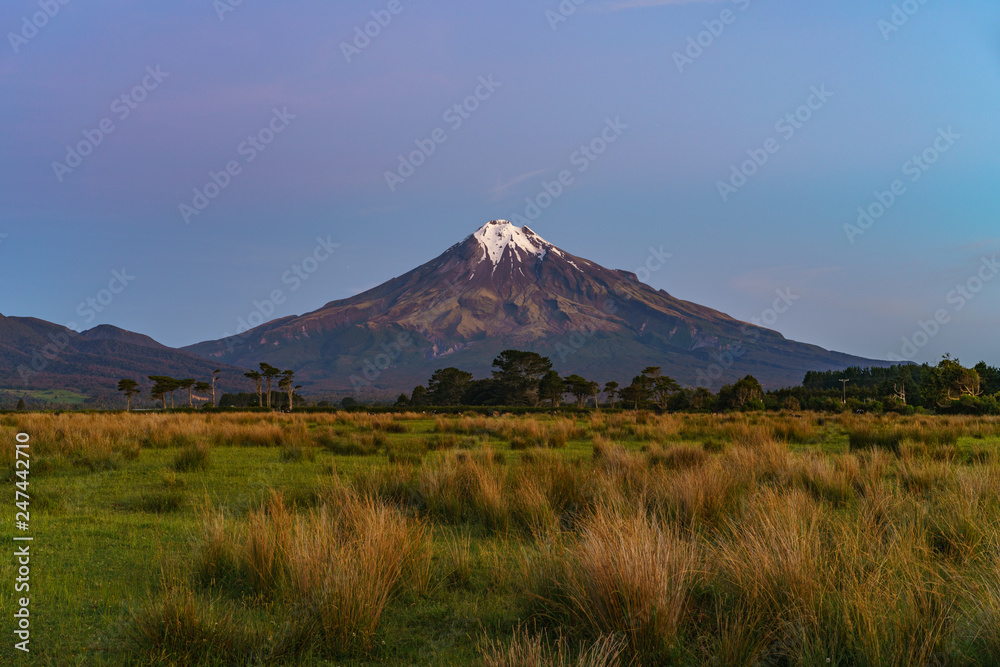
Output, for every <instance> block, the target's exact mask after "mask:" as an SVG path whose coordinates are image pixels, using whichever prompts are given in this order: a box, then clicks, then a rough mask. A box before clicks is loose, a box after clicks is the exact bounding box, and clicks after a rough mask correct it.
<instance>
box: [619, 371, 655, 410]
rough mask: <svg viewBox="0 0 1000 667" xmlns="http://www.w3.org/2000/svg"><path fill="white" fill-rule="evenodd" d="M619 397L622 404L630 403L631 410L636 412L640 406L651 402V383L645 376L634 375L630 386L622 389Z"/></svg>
mask: <svg viewBox="0 0 1000 667" xmlns="http://www.w3.org/2000/svg"><path fill="white" fill-rule="evenodd" d="M620 395H621V399H622V401H623V402H624V403H631V404H632V409H634V410H638V409H639V406H640V405H645V404H646V403H649V402H650V401H651V400H653V383H652V381H651V380H650V379H649V378H648V377H647V376H645V375H636V376H635V377H634V378H632V384H630V385H629V386H627V387H625V388H624V389H622V390H621V393H620Z"/></svg>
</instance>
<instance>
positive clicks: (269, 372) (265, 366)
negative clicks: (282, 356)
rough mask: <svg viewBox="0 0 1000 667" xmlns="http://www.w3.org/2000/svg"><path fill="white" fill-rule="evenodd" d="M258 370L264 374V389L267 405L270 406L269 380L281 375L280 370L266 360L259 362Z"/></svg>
mask: <svg viewBox="0 0 1000 667" xmlns="http://www.w3.org/2000/svg"><path fill="white" fill-rule="evenodd" d="M260 372H261V374H262V375H263V376H264V385H265V391H266V392H267V407H268V409H270V407H271V382H272V381H274V380H275V378H278V377H280V376H281V371H280V370H279V369H277V368H275V367H274V366H272V365H271V364H269V363H267V362H264V361H262V362H260Z"/></svg>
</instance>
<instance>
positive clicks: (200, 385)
mask: <svg viewBox="0 0 1000 667" xmlns="http://www.w3.org/2000/svg"><path fill="white" fill-rule="evenodd" d="M194 390H195V391H196V392H198V393H199V394H205V393H208V392H210V391H213V392H214V391H215V388H214V387H213V386H212V383H210V382H204V381H200V380H199V381H198V382H195V383H194ZM212 396H213V398H212V407H213V408H214V407H215V398H214V396H215V395H214V394H213V395H212Z"/></svg>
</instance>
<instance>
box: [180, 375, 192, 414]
mask: <svg viewBox="0 0 1000 667" xmlns="http://www.w3.org/2000/svg"><path fill="white" fill-rule="evenodd" d="M196 383H197V380H195V379H194V378H185V379H184V380H178V381H177V388H178V389H186V390H187V393H188V407H189V408H193V407H194V396H193V393H194V392H193V390H194V385H195V384H196Z"/></svg>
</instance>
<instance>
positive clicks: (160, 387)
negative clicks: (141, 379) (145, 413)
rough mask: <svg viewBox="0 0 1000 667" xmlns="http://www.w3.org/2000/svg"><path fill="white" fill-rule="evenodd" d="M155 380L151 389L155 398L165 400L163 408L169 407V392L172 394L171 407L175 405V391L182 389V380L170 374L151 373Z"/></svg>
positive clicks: (151, 378) (150, 377)
mask: <svg viewBox="0 0 1000 667" xmlns="http://www.w3.org/2000/svg"><path fill="white" fill-rule="evenodd" d="M148 377H149V379H150V380H152V381H153V388H152V389H150V390H149V393H150V395H151V396H152V397H153V398H157V397H159V399H160V400H161V401H163V409H164V410H166V409H167V394H170V407H171V408H172V407H174V392H175V391H177V390H178V389H180V386H181V385H180V381H179V380H175V379H174V378H172V377H170V376H169V375H149V376H148Z"/></svg>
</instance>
